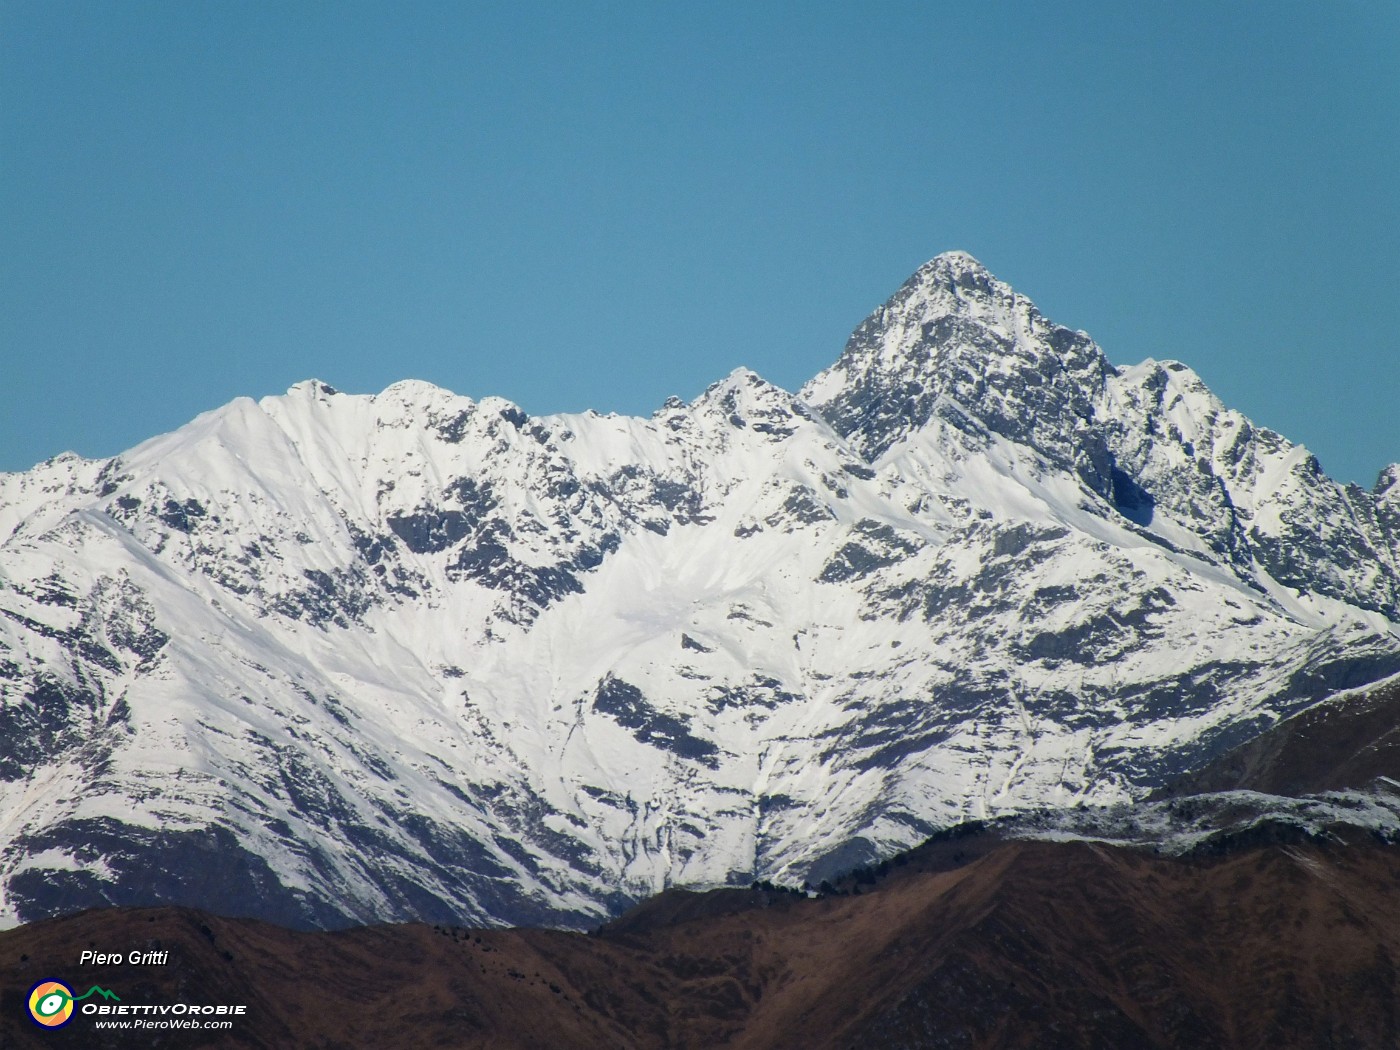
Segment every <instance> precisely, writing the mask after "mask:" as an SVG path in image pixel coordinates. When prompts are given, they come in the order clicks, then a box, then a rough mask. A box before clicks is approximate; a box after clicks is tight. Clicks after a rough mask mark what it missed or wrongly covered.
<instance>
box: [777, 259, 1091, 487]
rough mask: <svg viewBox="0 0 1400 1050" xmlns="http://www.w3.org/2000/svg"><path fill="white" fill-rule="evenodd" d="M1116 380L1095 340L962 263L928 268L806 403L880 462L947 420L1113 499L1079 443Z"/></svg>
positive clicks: (869, 321)
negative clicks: (1039, 457) (1045, 461)
mask: <svg viewBox="0 0 1400 1050" xmlns="http://www.w3.org/2000/svg"><path fill="white" fill-rule="evenodd" d="M1113 371H1114V370H1113V366H1112V365H1110V364H1109V363H1108V360H1107V359H1106V358H1105V357H1104V355H1103V353H1102V351H1100V350H1099V348H1098V347H1097V346H1096V345H1095V344H1094V343H1093V341H1092V340H1090V339H1089V337H1088V336H1086V335H1084V334H1083V333H1082V332H1074V331H1071V330H1070V329H1068V328H1064V327H1062V326H1060V325H1057V324H1054V323H1052V322H1050V321H1048V320H1047V319H1046V318H1045V317H1044V316H1043V315H1042V314H1041V313H1040V311H1039V310H1038V309H1036V306H1035V304H1034V303H1032V302H1031V301H1030V300H1029V299H1027V298H1025V297H1024V296H1022V295H1019V294H1017V293H1016V292H1015V291H1014V290H1013V289H1012V288H1011V286H1010V285H1008V284H1006V283H1005V282H1003V281H999V280H997V278H996V277H994V276H993V275H992V274H991V273H990V272H988V270H987V269H986V268H985V267H984V266H983V265H982V264H981V263H979V262H978V261H977V260H976V259H974V258H973V257H972V256H971V255H969V254H967V253H966V252H961V251H954V252H944V253H943V254H942V255H939V256H937V257H936V258H934V259H932V260H930V261H929V262H927V263H925V264H924V265H923V266H921V267H919V269H918V270H916V271H915V272H914V273H913V275H912V276H910V278H909V279H908V280H907V281H905V282H904V284H903V285H901V286H900V288H899V290H898V291H897V292H895V294H894V295H893V296H891V297H890V299H889V301H888V302H886V303H885V304H884V305H883V306H881V307H879V308H878V309H877V310H875V311H874V312H873V313H872V314H871V315H870V316H869V317H867V318H866V319H865V321H863V322H862V323H861V325H860V327H858V328H857V329H856V330H855V332H854V333H853V334H852V335H851V338H850V340H849V341H848V342H847V344H846V349H845V351H844V352H843V353H842V355H841V357H840V358H839V359H838V360H837V362H836V363H835V364H834V365H832V366H831V368H829V369H827V370H826V371H825V372H823V373H821V374H820V375H818V376H817V377H816V378H815V379H813V380H812V381H811V382H810V383H808V384H807V385H806V386H805V387H804V388H803V390H802V397H803V399H804V400H806V401H807V402H809V403H810V404H812V405H813V406H814V407H816V408H817V409H819V410H820V411H821V412H822V414H823V415H824V416H826V418H827V419H828V421H829V422H830V423H831V424H832V425H833V426H834V427H835V428H836V429H837V430H838V431H839V432H840V433H841V434H842V435H843V436H845V437H847V438H849V439H850V440H852V441H853V442H854V443H855V444H856V445H858V446H859V447H860V448H861V449H862V451H863V452H864V453H865V454H866V455H867V456H869V457H871V458H872V459H873V458H878V457H879V456H881V455H883V454H884V453H885V452H886V451H888V450H889V449H890V448H892V447H893V446H894V445H896V444H897V443H898V442H900V441H901V440H902V439H904V438H905V437H907V436H909V435H910V434H912V433H914V432H916V431H918V430H920V429H922V428H923V427H925V426H926V425H928V424H929V423H930V422H931V421H933V420H934V419H935V418H937V417H941V418H943V419H944V420H945V421H948V422H950V423H952V424H953V425H954V426H957V427H959V428H960V429H967V428H968V427H971V428H972V429H974V430H983V429H985V430H986V431H990V432H992V433H996V434H1001V435H1003V436H1004V437H1007V438H1010V439H1011V440H1013V441H1016V442H1017V443H1020V444H1024V445H1028V446H1030V447H1032V448H1034V449H1035V450H1036V451H1038V452H1041V453H1042V454H1044V455H1046V456H1047V457H1048V458H1050V459H1051V460H1054V461H1058V462H1060V463H1061V464H1062V465H1072V466H1073V469H1075V470H1076V471H1077V472H1080V473H1081V474H1082V476H1084V477H1085V480H1086V481H1088V482H1089V483H1090V485H1091V487H1093V488H1095V489H1096V490H1100V491H1104V490H1105V489H1104V486H1105V484H1106V478H1101V477H1099V476H1098V475H1099V474H1100V473H1101V471H1100V469H1099V467H1098V466H1095V465H1094V464H1092V463H1088V462H1083V461H1082V451H1081V449H1080V448H1079V446H1080V445H1081V443H1082V442H1081V441H1080V439H1079V437H1078V436H1077V433H1076V432H1077V431H1078V430H1079V429H1080V428H1081V426H1082V424H1083V421H1084V420H1085V419H1087V418H1089V417H1090V416H1091V415H1092V412H1093V409H1092V404H1093V401H1094V400H1095V399H1096V398H1097V397H1098V395H1099V393H1100V392H1101V390H1102V388H1103V384H1104V381H1105V380H1106V378H1107V377H1108V376H1109V375H1111V374H1113Z"/></svg>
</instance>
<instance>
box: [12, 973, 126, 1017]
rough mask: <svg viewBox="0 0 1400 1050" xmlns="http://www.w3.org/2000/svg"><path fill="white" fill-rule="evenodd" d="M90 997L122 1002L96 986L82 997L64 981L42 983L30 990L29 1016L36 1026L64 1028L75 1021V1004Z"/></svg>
mask: <svg viewBox="0 0 1400 1050" xmlns="http://www.w3.org/2000/svg"><path fill="white" fill-rule="evenodd" d="M90 995H99V996H101V997H102V998H103V999H109V1000H116V1001H117V1002H121V998H120V997H119V996H118V995H117V993H116V992H114V991H112V990H111V989H109V988H101V987H99V986H97V985H95V984H94V985H93V986H92V987H91V988H89V989H88V990H87V991H85V992H84V993H83V994H82V995H74V994H73V989H71V988H69V987H68V986H67V985H66V984H64V983H63V982H62V981H55V980H47V981H40V982H39V983H38V984H36V985H35V986H34V987H33V988H31V989H29V1016H30V1017H32V1018H33V1019H34V1023H35V1024H38V1025H43V1026H44V1027H45V1028H62V1027H63V1026H64V1025H66V1024H67V1023H68V1022H69V1021H71V1020H73V1004H74V1003H79V1002H82V1001H83V1000H84V999H86V998H87V997H88V996H90Z"/></svg>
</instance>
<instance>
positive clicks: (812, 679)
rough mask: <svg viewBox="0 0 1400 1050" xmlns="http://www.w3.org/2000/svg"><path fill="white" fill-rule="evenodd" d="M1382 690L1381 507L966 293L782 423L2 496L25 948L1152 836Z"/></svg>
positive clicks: (1239, 423)
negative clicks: (1131, 814) (1313, 728)
mask: <svg viewBox="0 0 1400 1050" xmlns="http://www.w3.org/2000/svg"><path fill="white" fill-rule="evenodd" d="M1397 672H1400V465H1397V466H1393V467H1390V468H1388V469H1387V470H1386V471H1385V472H1383V473H1382V476H1381V479H1380V481H1379V482H1378V484H1377V486H1376V487H1375V489H1374V490H1372V491H1370V492H1367V491H1365V490H1362V489H1360V488H1358V487H1356V486H1341V485H1338V484H1336V483H1335V482H1333V481H1332V480H1330V479H1329V478H1328V477H1327V476H1326V475H1325V474H1324V473H1323V472H1322V470H1321V469H1320V467H1319V464H1318V462H1317V460H1316V459H1315V458H1314V457H1313V456H1311V455H1310V454H1309V453H1308V452H1307V451H1306V450H1305V449H1304V448H1302V447H1300V446H1296V445H1293V444H1291V443H1290V442H1288V441H1287V440H1286V439H1284V438H1283V437H1281V436H1280V435H1278V434H1275V433H1273V432H1272V431H1269V430H1266V429H1263V428H1260V427H1256V426H1255V425H1253V424H1252V423H1251V422H1250V421H1249V420H1248V419H1246V418H1245V417H1244V416H1242V415H1241V414H1240V413H1238V412H1235V411H1232V410H1230V409H1228V408H1226V407H1225V406H1224V405H1222V404H1221V403H1220V402H1219V401H1218V400H1217V399H1216V398H1215V397H1214V396H1213V395H1212V394H1211V393H1210V391H1209V390H1207V389H1206V387H1205V386H1204V384H1203V383H1202V382H1201V380H1200V379H1199V378H1198V377H1197V376H1196V375H1195V374H1194V373H1193V372H1192V371H1191V370H1190V369H1189V368H1187V367H1186V366H1185V365H1182V364H1179V363H1176V362H1170V361H1169V362H1155V361H1148V362H1145V363H1143V364H1141V365H1137V366H1133V367H1126V368H1117V367H1115V366H1113V365H1112V364H1110V363H1109V361H1108V359H1107V358H1106V357H1105V356H1104V354H1103V352H1102V351H1101V350H1100V349H1099V348H1098V346H1096V345H1095V344H1094V343H1093V341H1092V340H1091V339H1090V338H1089V337H1088V336H1086V335H1085V334H1084V333H1082V332H1075V331H1071V330H1069V329H1066V328H1063V327H1061V326H1059V325H1056V324H1054V323H1053V322H1051V321H1049V320H1047V319H1046V318H1045V317H1043V316H1042V315H1041V314H1040V312H1039V311H1038V310H1037V309H1036V307H1035V306H1034V304H1032V303H1031V302H1030V301H1029V300H1027V299H1026V298H1024V297H1023V296H1021V295H1019V294H1017V293H1016V292H1014V291H1013V290H1012V289H1011V288H1009V287H1008V286H1006V285H1005V284H1003V283H1002V282H1000V281H998V280H996V279H995V278H994V277H993V276H992V275H991V274H989V273H988V272H987V271H986V270H985V269H984V268H983V267H982V266H980V265H979V264H978V263H977V262H976V261H975V260H973V259H972V258H970V257H969V256H967V255H964V254H962V253H949V254H946V255H941V256H939V257H938V258H936V259H934V260H933V261H932V262H930V263H928V264H927V265H925V266H924V267H922V268H920V269H919V271H918V272H916V273H915V274H914V275H913V276H912V277H911V278H910V279H909V280H908V281H907V282H906V283H905V284H904V286H903V287H902V288H900V289H899V291H898V292H897V293H896V294H895V295H894V297H893V298H891V299H890V300H889V302H887V303H886V304H885V305H884V306H882V307H880V308H879V309H878V310H876V311H875V312H874V313H873V314H872V315H871V316H870V317H869V318H868V319H867V320H866V321H865V322H863V323H862V324H861V325H860V327H859V328H858V329H857V330H856V332H855V333H854V335H852V337H851V339H850V341H849V343H848V344H847V346H846V349H845V352H844V353H843V354H842V355H841V356H840V358H839V359H838V360H837V361H836V363H835V364H834V365H832V367H831V368H829V369H827V370H826V371H825V372H823V373H822V374H820V375H818V376H817V377H816V378H814V379H813V380H812V381H811V382H810V383H808V384H807V385H806V386H805V387H804V388H803V389H802V390H801V391H800V392H798V393H797V394H792V393H788V392H786V391H783V390H781V389H778V388H777V387H775V386H773V385H771V384H769V383H767V382H765V381H764V380H763V379H761V378H760V377H759V376H757V375H755V374H753V373H751V372H748V371H745V370H742V369H741V370H738V371H736V372H734V373H733V374H731V375H730V376H728V377H727V378H725V379H724V380H722V381H720V382H718V383H716V384H715V385H714V386H712V387H711V388H710V389H708V390H707V391H705V393H704V394H702V395H701V396H700V397H698V398H697V399H696V400H695V401H694V402H692V403H689V404H686V403H683V402H681V401H679V400H677V399H671V400H670V401H668V402H667V403H666V404H665V405H664V406H663V407H662V408H660V409H659V410H658V411H657V412H656V413H655V414H654V415H653V416H652V417H651V418H649V419H640V418H626V417H618V416H612V415H609V416H599V415H597V414H594V413H584V414H580V415H555V416H544V417H539V418H532V417H529V416H527V415H526V414H525V413H524V412H522V411H521V410H520V409H519V408H517V407H516V406H514V405H511V404H510V403H508V402H506V401H503V400H501V399H499V398H492V397H487V398H484V399H482V400H480V401H474V400H472V399H470V398H466V397H460V396H457V395H454V394H451V393H449V392H447V391H445V390H441V389H439V388H436V387H433V386H431V385H428V384H425V383H421V382H412V381H410V382H403V383H398V384H395V385H394V386H392V387H390V388H389V389H387V390H385V391H384V392H382V393H380V394H378V395H374V396H360V395H348V394H342V393H339V392H337V391H335V390H334V389H332V388H331V387H329V386H327V385H325V384H324V383H320V382H315V381H311V382H306V383H301V384H298V385H297V386H295V387H293V388H292V389H291V390H290V391H288V393H287V394H286V395H285V396H281V397H269V398H265V399H263V400H262V401H258V402H254V401H252V400H249V399H246V398H242V399H239V400H236V401H234V402H232V403H231V404H229V405H226V406H224V407H223V408H220V409H217V410H216V411H213V412H210V413H206V414H205V415H202V416H200V417H198V418H197V419H195V420H194V421H192V422H191V423H189V424H188V425H186V426H185V427H182V428H181V429H179V430H177V431H175V432H174V433H171V434H167V435H164V436H161V437H157V438H154V439H152V440H151V441H148V442H146V443H145V444H143V445H140V446H138V447H136V448H134V449H132V450H131V451H129V452H127V453H124V454H122V455H120V456H117V457H115V458H113V459H108V460H85V459H81V458H79V457H77V456H74V455H71V454H65V455H63V456H59V457H57V458H55V459H53V460H50V461H48V462H46V463H43V464H40V465H39V466H37V467H35V468H34V469H33V470H30V471H28V472H25V473H17V474H6V475H0V800H3V812H4V813H5V830H4V833H3V837H0V917H3V919H4V921H6V922H7V923H11V924H12V923H15V922H20V921H28V920H32V919H35V918H39V917H43V916H47V915H53V914H59V913H64V912H68V911H73V910H76V909H79V908H84V907H91V906H96V905H104V904H122V905H148V904H177V905H190V906H195V907H203V908H214V909H216V910H218V911H221V912H223V913H225V914H239V915H247V916H253V917H258V918H262V919H267V920H271V921H274V922H279V923H282V924H285V925H291V926H296V927H337V926H345V925H351V924H356V923H362V922H371V921H386V920H423V921H428V922H450V923H467V924H475V925H498V924H548V925H556V926H565V927H578V928H581V927H588V926H594V925H597V924H598V923H599V922H601V921H603V920H604V919H605V918H607V917H608V916H610V915H615V914H618V913H619V912H620V911H621V910H623V909H624V908H625V907H627V906H628V905H630V904H631V903H633V902H635V901H637V900H640V899H642V898H645V897H648V896H650V895H651V894H653V893H655V892H657V891H659V890H661V889H663V888H665V887H667V886H671V885H699V886H706V885H708V886H717V885H726V884H728V885H736V884H738V885H748V884H749V883H750V882H751V881H753V880H773V881H775V882H781V883H788V884H801V883H803V882H810V883H812V884H817V883H819V882H820V881H822V880H823V879H826V878H829V877H834V876H836V875H838V874H840V873H843V872H847V871H850V870H852V869H855V868H858V867H860V866H862V865H870V864H874V863H877V862H879V861H880V860H882V859H884V858H886V857H889V856H891V855H892V854H894V853H896V852H898V851H900V850H903V849H906V848H908V847H910V846H912V845H914V844H916V843H918V842H921V841H922V840H924V839H925V838H927V837H928V836H930V835H931V834H933V833H935V832H938V831H939V830H941V829H945V828H949V827H952V826H954V825H958V824H960V823H962V822H965V821H969V820H983V819H988V818H997V817H1003V816H1007V815H1014V814H1017V813H1021V812H1028V811H1038V812H1040V811H1047V810H1049V811H1072V810H1074V809H1075V808H1076V807H1079V806H1081V805H1082V806H1098V805H1106V804H1112V803H1123V802H1130V801H1134V800H1137V799H1142V798H1146V797H1148V796H1149V795H1152V794H1153V793H1154V792H1161V791H1162V790H1163V789H1164V788H1166V787H1167V786H1168V785H1171V784H1173V783H1178V782H1181V781H1182V778H1184V777H1188V776H1189V775H1190V774H1192V772H1193V771H1196V770H1201V769H1205V768H1207V767H1210V766H1211V763H1213V762H1216V761H1217V760H1219V759H1220V758H1221V756H1224V755H1227V754H1234V753H1236V752H1237V751H1238V749H1239V748H1241V747H1242V746H1244V745H1246V744H1247V743H1248V742H1249V741H1251V740H1253V739H1255V738H1257V737H1259V735H1260V734H1261V733H1263V732H1264V731H1265V730H1267V729H1268V728H1269V727H1271V726H1273V725H1275V724H1276V723H1278V722H1279V721H1280V720H1281V719H1285V718H1288V717H1289V716H1292V715H1294V714H1295V713H1298V712H1301V711H1303V710H1305V709H1307V708H1309V706H1310V705H1313V704H1314V703H1316V702H1317V701H1320V700H1322V699H1324V698H1326V697H1328V696H1330V695H1332V694H1334V693H1336V692H1338V691H1339V690H1345V689H1349V688H1353V687H1359V686H1363V685H1366V684H1368V683H1372V682H1375V681H1377V680H1379V679H1382V678H1384V677H1386V676H1390V675H1394V674H1396V673H1397Z"/></svg>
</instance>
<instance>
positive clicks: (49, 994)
mask: <svg viewBox="0 0 1400 1050" xmlns="http://www.w3.org/2000/svg"><path fill="white" fill-rule="evenodd" d="M29 1016H30V1017H32V1018H34V1023H35V1024H41V1025H43V1026H44V1027H45V1028H62V1027H63V1026H64V1025H66V1024H67V1023H68V1022H69V1021H71V1020H72V1019H73V989H71V988H69V987H68V986H67V985H66V984H64V983H63V982H62V981H40V982H39V983H38V984H36V985H35V986H34V987H33V988H31V989H29Z"/></svg>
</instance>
